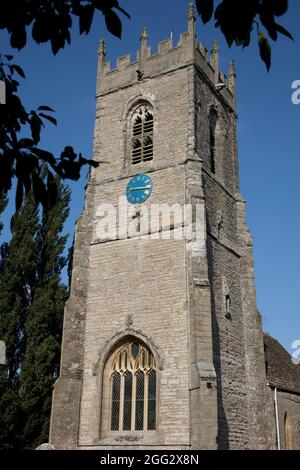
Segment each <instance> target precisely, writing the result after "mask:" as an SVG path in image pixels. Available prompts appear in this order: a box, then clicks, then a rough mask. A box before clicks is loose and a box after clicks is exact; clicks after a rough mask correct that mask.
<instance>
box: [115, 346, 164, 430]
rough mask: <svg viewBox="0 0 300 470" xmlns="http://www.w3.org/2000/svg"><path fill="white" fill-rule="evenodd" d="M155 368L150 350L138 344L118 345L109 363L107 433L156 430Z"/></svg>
mask: <svg viewBox="0 0 300 470" xmlns="http://www.w3.org/2000/svg"><path fill="white" fill-rule="evenodd" d="M156 379H157V377H156V365H155V359H154V357H153V355H152V353H151V352H150V350H149V349H148V348H147V347H145V346H143V345H142V344H140V343H138V342H130V343H127V344H125V345H123V346H121V347H120V348H119V349H118V350H117V351H116V352H115V355H114V357H113V360H112V362H111V370H110V389H111V405H110V410H111V411H110V430H111V431H152V430H155V429H156Z"/></svg>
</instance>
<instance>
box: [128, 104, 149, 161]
mask: <svg viewBox="0 0 300 470" xmlns="http://www.w3.org/2000/svg"><path fill="white" fill-rule="evenodd" d="M150 160H153V112H152V110H151V109H150V107H149V106H146V105H141V106H139V107H138V108H137V109H136V110H135V112H134V114H133V116H132V124H131V163H132V164H133V165H136V164H137V163H141V162H148V161H150Z"/></svg>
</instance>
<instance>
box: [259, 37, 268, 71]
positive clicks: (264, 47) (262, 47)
mask: <svg viewBox="0 0 300 470" xmlns="http://www.w3.org/2000/svg"><path fill="white" fill-rule="evenodd" d="M258 46H259V52H260V57H261V59H262V60H263V62H264V63H265V64H266V67H267V70H268V71H269V70H270V68H271V46H270V43H269V41H268V39H267V38H266V37H265V35H264V34H263V33H259V35H258Z"/></svg>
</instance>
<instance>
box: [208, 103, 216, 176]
mask: <svg viewBox="0 0 300 470" xmlns="http://www.w3.org/2000/svg"><path fill="white" fill-rule="evenodd" d="M217 122H218V113H217V111H216V109H215V108H211V110H210V113H209V163H210V171H211V172H212V173H215V172H216V128H217Z"/></svg>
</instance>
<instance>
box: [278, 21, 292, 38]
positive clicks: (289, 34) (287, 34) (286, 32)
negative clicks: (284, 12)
mask: <svg viewBox="0 0 300 470" xmlns="http://www.w3.org/2000/svg"><path fill="white" fill-rule="evenodd" d="M276 30H277V31H278V33H281V34H283V35H284V36H287V37H288V38H290V39H291V40H292V41H294V38H293V36H292V35H291V33H290V32H289V31H287V30H286V29H285V28H284V27H283V26H280V24H277V23H276Z"/></svg>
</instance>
